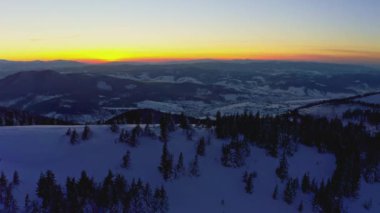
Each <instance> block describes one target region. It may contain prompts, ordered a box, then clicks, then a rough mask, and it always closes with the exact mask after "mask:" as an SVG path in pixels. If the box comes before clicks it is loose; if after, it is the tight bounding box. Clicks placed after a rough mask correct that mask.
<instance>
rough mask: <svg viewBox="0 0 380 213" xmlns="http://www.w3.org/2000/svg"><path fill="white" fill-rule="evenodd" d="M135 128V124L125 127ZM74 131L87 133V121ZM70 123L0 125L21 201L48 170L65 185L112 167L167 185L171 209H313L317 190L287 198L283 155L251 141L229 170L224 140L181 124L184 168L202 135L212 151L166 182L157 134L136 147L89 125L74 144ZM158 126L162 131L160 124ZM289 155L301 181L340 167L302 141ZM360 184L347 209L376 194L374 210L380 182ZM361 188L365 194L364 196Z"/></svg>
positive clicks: (175, 150)
mask: <svg viewBox="0 0 380 213" xmlns="http://www.w3.org/2000/svg"><path fill="white" fill-rule="evenodd" d="M121 127H122V128H126V129H131V128H132V127H133V126H131V125H130V126H121ZM71 128H72V129H74V128H75V129H76V130H77V131H82V129H83V126H73V127H71ZM67 129H68V127H67V126H44V127H43V126H31V127H2V128H0V138H1V140H0V158H1V161H0V168H1V170H2V171H4V173H5V174H7V175H8V177H9V178H10V177H11V174H13V172H14V171H15V170H17V171H18V172H19V174H20V179H21V184H20V185H19V186H18V187H16V189H15V191H14V193H15V196H16V199H17V200H18V202H19V203H18V205H19V206H20V207H22V206H23V200H24V197H25V194H26V193H29V194H31V195H33V196H32V198H36V196H35V195H34V192H35V189H36V183H37V180H38V178H39V175H40V173H41V172H45V171H46V170H48V169H50V170H52V171H53V172H54V173H55V174H56V178H57V180H58V182H59V183H61V184H64V183H65V180H66V177H67V176H72V177H79V176H80V173H81V171H82V170H86V171H87V172H88V174H89V175H90V176H93V177H94V178H95V180H96V181H101V180H102V179H103V178H104V177H105V176H106V174H107V172H108V170H112V171H113V172H114V173H120V174H123V175H124V176H125V177H126V178H127V180H128V181H131V179H132V178H141V179H142V180H143V181H148V182H150V183H151V184H152V185H153V186H154V187H156V186H160V185H161V184H162V185H164V186H165V188H166V190H167V192H168V196H169V206H170V211H169V212H252V211H254V210H259V211H260V212H295V211H297V207H298V205H299V203H300V202H301V201H303V205H304V211H305V212H310V211H312V207H311V202H312V195H311V194H303V193H302V191H301V190H300V189H298V190H297V195H296V199H295V201H294V202H293V204H292V205H288V204H286V203H285V202H284V201H283V199H282V197H283V190H284V188H285V183H282V182H281V181H280V179H278V178H277V176H276V174H275V169H276V167H277V166H278V164H279V159H276V158H273V157H270V156H267V155H266V152H265V151H264V150H262V149H260V148H257V147H251V155H250V157H249V158H248V159H247V160H246V163H247V164H246V165H245V166H243V167H242V168H226V167H223V166H222V165H221V162H220V157H221V147H222V145H223V144H224V143H228V142H229V141H223V140H218V139H215V138H214V137H213V136H212V134H210V133H209V132H208V131H207V130H205V129H201V128H196V131H195V134H194V137H193V141H189V140H187V139H186V135H185V133H184V132H183V131H182V130H177V131H175V132H173V133H171V134H170V139H169V142H168V149H169V151H170V152H171V153H172V154H173V155H174V161H176V160H177V159H178V155H179V153H180V152H182V153H183V155H184V162H185V166H186V167H188V164H189V162H190V161H191V160H192V159H193V158H194V156H195V154H196V144H197V142H198V140H199V138H200V137H201V136H205V137H206V138H208V137H210V138H211V143H210V145H207V146H206V154H205V156H204V157H201V156H200V157H199V169H200V176H199V177H190V176H184V177H181V178H179V179H174V180H170V181H168V182H165V181H164V180H163V178H162V176H161V175H160V173H159V171H158V166H159V162H160V157H161V153H162V146H163V143H162V142H160V141H159V140H158V139H152V138H148V137H140V138H139V139H138V141H139V146H137V147H135V148H132V147H129V146H128V145H126V144H121V143H116V141H117V139H118V136H119V135H118V134H115V133H112V132H111V131H110V129H109V126H90V129H91V132H92V135H91V138H90V139H89V140H88V141H81V142H80V143H79V144H76V145H71V144H70V142H69V141H70V138H69V137H68V136H66V135H65V132H66V130H67ZM154 130H155V131H157V132H158V131H159V128H158V127H156V128H155V129H154ZM126 150H130V152H131V167H130V168H129V169H124V168H122V167H121V166H120V164H121V162H122V156H123V155H124V154H125V152H126ZM288 161H289V176H290V177H293V178H299V180H301V179H302V176H303V175H304V174H305V173H306V172H309V173H310V176H311V178H316V180H318V181H322V180H326V179H328V178H329V177H330V176H331V175H332V174H333V171H334V169H335V158H334V156H333V155H331V154H320V153H318V152H317V150H316V149H314V148H309V147H305V146H303V145H298V151H297V152H296V153H295V155H294V156H293V157H290V158H289V159H288ZM244 171H249V172H256V173H257V178H255V179H254V181H253V183H254V187H253V194H247V193H246V192H245V191H244V184H243V182H242V175H243V173H244ZM276 184H278V186H279V188H278V198H277V200H274V199H273V198H272V193H273V190H274V188H275V186H276ZM378 185H379V184H376V185H370V187H369V186H367V185H366V184H364V183H363V184H362V187H361V189H362V190H366V191H370V193H365V196H363V197H360V199H359V200H353V201H350V202H346V204H345V207H346V209H347V210H348V212H360V211H364V209H363V207H362V203H363V202H364V201H365V200H366V199H367V200H368V199H372V200H373V207H372V210H374V209H379V208H380V196H379V192H380V190H379V189H380V187H379V186H378ZM361 193H362V192H360V194H361Z"/></svg>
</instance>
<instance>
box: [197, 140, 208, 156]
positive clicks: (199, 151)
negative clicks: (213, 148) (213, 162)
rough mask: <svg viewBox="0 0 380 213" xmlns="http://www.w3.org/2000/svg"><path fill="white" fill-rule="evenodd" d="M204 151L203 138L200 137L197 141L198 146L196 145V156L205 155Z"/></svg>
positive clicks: (204, 143)
mask: <svg viewBox="0 0 380 213" xmlns="http://www.w3.org/2000/svg"><path fill="white" fill-rule="evenodd" d="M205 149H206V142H205V138H204V137H201V139H200V140H199V142H198V145H197V155H199V156H204V155H205Z"/></svg>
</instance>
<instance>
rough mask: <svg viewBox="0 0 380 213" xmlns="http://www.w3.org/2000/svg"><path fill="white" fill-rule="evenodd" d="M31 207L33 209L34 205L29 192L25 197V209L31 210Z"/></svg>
mask: <svg viewBox="0 0 380 213" xmlns="http://www.w3.org/2000/svg"><path fill="white" fill-rule="evenodd" d="M31 209H32V206H31V201H30V198H29V194H26V195H25V199H24V210H25V212H31Z"/></svg>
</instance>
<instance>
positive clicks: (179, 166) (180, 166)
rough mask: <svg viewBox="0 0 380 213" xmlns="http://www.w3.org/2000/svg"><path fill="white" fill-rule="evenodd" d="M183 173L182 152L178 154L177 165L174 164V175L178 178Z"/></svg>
mask: <svg viewBox="0 0 380 213" xmlns="http://www.w3.org/2000/svg"><path fill="white" fill-rule="evenodd" d="M184 174H185V165H184V163H183V154H182V152H181V153H180V154H179V157H178V162H177V165H176V166H175V176H176V177H177V178H178V177H180V176H183V175H184Z"/></svg>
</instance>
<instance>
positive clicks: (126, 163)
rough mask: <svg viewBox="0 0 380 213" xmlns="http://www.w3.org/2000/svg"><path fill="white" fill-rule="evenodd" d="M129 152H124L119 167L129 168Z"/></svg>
mask: <svg viewBox="0 0 380 213" xmlns="http://www.w3.org/2000/svg"><path fill="white" fill-rule="evenodd" d="M130 155H131V153H130V152H129V150H128V151H127V152H126V153H125V155H124V156H123V162H122V164H121V167H123V168H126V169H129V167H130V165H131V156H130Z"/></svg>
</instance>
